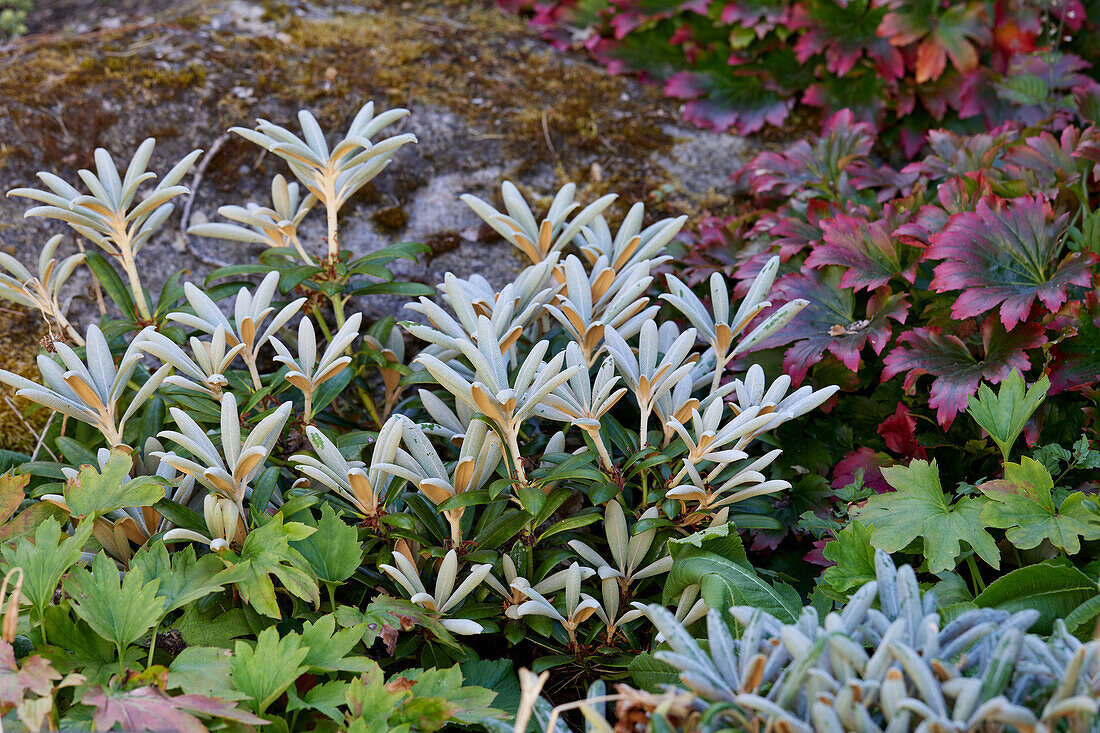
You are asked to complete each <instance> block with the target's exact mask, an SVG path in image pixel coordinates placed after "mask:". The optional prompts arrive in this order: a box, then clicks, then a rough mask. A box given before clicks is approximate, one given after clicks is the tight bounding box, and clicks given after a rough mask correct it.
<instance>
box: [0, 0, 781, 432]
mask: <svg viewBox="0 0 1100 733" xmlns="http://www.w3.org/2000/svg"><path fill="white" fill-rule="evenodd" d="M47 6H48V7H47ZM30 26H31V28H32V34H31V35H28V36H26V37H24V38H22V39H18V40H17V41H15V42H12V43H9V44H7V45H6V46H4V47H0V51H2V52H3V53H4V55H5V57H6V61H7V63H5V64H4V65H3V67H0V187H2V188H3V190H5V191H6V190H10V189H12V188H15V187H18V186H28V185H34V184H35V183H36V181H35V173H36V172H37V171H43V170H45V171H50V172H53V173H55V174H57V175H59V176H61V177H62V178H64V179H65V180H68V181H72V182H74V183H75V182H76V181H77V170H78V169H80V168H84V167H90V166H91V165H92V156H93V151H94V149H95V148H96V147H98V146H102V147H105V148H107V149H108V150H110V151H111V152H112V154H113V155H114V156H115V160H116V163H118V165H120V166H124V165H125V164H126V162H127V161H128V160H129V157H130V155H132V153H133V151H134V150H135V148H136V147H137V145H138V144H139V143H140V142H141V141H142V140H143V139H144V138H146V137H149V136H153V137H155V138H156V139H157V141H158V142H157V148H156V151H155V153H154V155H153V159H152V162H151V164H150V170H153V171H158V172H164V171H166V170H167V169H168V168H169V167H171V165H173V164H174V163H175V161H177V160H178V159H179V158H181V157H183V156H184V155H185V154H187V153H188V152H189V151H191V150H193V149H195V148H204V149H210V148H211V146H212V145H213V144H214V143H215V141H219V140H220V143H219V147H218V149H217V153H216V154H215V155H214V156H213V157H212V158H211V160H210V162H209V164H208V165H207V167H206V173H205V176H204V178H203V179H202V181H201V182H200V183H199V186H198V188H197V189H196V190H195V192H194V194H193V196H194V200H193V202H192V203H193V206H192V209H191V219H190V223H191V224H195V223H199V222H201V221H210V220H216V219H217V214H216V211H217V208H218V207H219V206H221V205H225V204H244V203H245V202H248V201H256V202H258V203H262V204H266V203H267V202H268V201H269V195H270V194H269V191H270V188H269V186H270V179H271V177H272V176H273V175H274V174H276V173H286V169H285V166H284V165H283V164H282V163H281V162H280V161H278V160H275V159H273V158H272V157H271V156H266V157H265V156H263V155H260V154H258V153H259V152H262V151H259V149H258V148H256V147H255V146H253V145H252V144H251V143H248V142H246V141H245V140H243V139H242V138H240V137H239V136H236V135H227V134H226V130H227V129H228V128H229V127H231V126H235V125H237V126H248V125H251V124H253V120H254V119H255V118H258V117H262V118H265V119H268V120H271V121H273V122H276V123H278V124H283V125H287V126H290V127H292V128H296V126H297V125H296V121H295V114H296V111H297V110H298V109H301V108H307V109H310V110H311V111H312V112H313V113H314V114H315V115H316V117H317V118H318V120H319V121H320V122H321V124H322V126H323V127H325V128H326V129H328V130H343V129H345V128H346V125H347V124H348V122H349V121H350V119H351V117H352V116H353V115H354V113H355V112H356V111H357V110H358V109H359V108H360V107H361V106H362V105H363V104H364V103H365V102H367V101H368V100H374V101H375V104H376V109H379V110H382V109H388V108H392V107H397V106H400V107H405V108H407V109H409V110H411V112H412V115H411V116H410V117H408V118H406V120H405V121H404V122H403V123H401V124H402V125H403V131H409V132H413V133H415V134H416V135H417V137H418V139H419V143H418V144H417V145H415V146H406V147H404V148H403V149H402V150H401V152H400V153H399V154H398V155H397V157H396V158H395V159H394V161H393V162H392V163H391V165H390V166H389V167H388V168H387V169H386V170H385V171H383V173H382V174H381V175H379V176H378V178H377V179H375V181H374V183H373V184H372V185H371V186H369V187H368V188H367V189H365V190H364V191H362V192H361V193H360V194H359V195H358V196H357V197H356V198H355V199H353V200H352V201H351V202H350V203H349V204H348V205H347V206H345V208H344V210H343V211H342V222H341V243H342V246H343V247H345V248H348V249H350V250H351V251H352V252H353V253H355V254H362V253H365V252H368V251H371V250H373V249H376V248H378V247H380V246H384V245H385V244H388V243H392V242H395V241H402V240H415V241H424V242H429V243H432V248H433V255H432V257H430V258H428V259H427V260H426V261H425V262H422V263H420V264H418V265H416V266H412V267H407V268H404V269H403V270H402V271H401V272H400V275H401V276H403V277H405V278H407V279H413V280H418V281H422V282H427V283H437V282H440V281H441V280H442V276H443V273H445V272H446V271H448V270H451V271H454V272H455V273H456V274H458V275H460V276H467V275H469V274H471V273H474V272H478V273H481V274H483V275H485V276H486V277H487V278H488V279H489V280H490V281H491V282H494V283H495V284H502V283H503V282H505V281H506V280H507V279H508V278H510V276H511V275H512V274H514V272H516V271H517V270H518V269H519V267H520V263H519V262H518V260H517V259H516V258H515V257H514V255H513V253H512V251H511V248H510V247H509V246H508V245H507V244H504V243H501V242H500V241H499V239H496V238H495V237H488V236H487V235H486V231H485V229H484V228H483V227H481V226H480V219H478V218H477V217H476V216H474V215H473V213H472V212H471V211H469V209H467V208H466V207H465V205H463V204H461V202H459V200H458V196H459V195H460V194H462V193H473V194H475V195H477V196H480V197H482V198H484V199H486V200H490V201H494V202H496V203H497V204H499V195H498V194H497V193H496V192H497V191H498V190H499V186H500V183H501V182H502V181H503V180H505V179H509V180H513V181H515V182H516V183H517V185H519V186H520V188H521V189H522V190H523V191H524V192H525V194H526V195H527V196H528V199H529V200H530V201H532V202H533V207H534V208H537V207H539V206H545V205H546V204H548V203H549V201H550V199H551V198H552V196H553V194H554V193H555V192H556V191H557V189H558V188H559V187H560V186H561V185H562V184H563V183H564V182H566V181H575V182H576V183H577V184H578V199H579V200H580V201H582V202H588V201H591V200H593V199H595V198H596V197H598V196H600V195H603V194H605V193H607V192H617V193H619V194H620V199H619V202H617V205H616V209H615V211H614V212H613V215H618V214H621V213H623V212H625V210H626V208H627V207H628V206H629V205H630V204H631V203H633V202H634V201H638V200H641V201H644V202H646V204H647V211H648V214H647V218H650V219H653V218H657V217H660V216H667V215H677V214H681V213H685V214H688V215H689V216H690V217H693V218H698V217H699V216H700V215H701V214H702V213H704V212H710V213H715V214H721V213H730V212H732V211H733V210H734V209H735V208H736V207H737V206H738V205H743V204H738V203H737V198H736V193H737V191H736V190H735V188H734V185H733V184H732V183H731V182H730V180H729V176H730V175H731V174H732V173H733V172H734V171H736V170H737V169H738V168H739V167H740V166H741V165H742V164H743V163H744V162H745V161H746V160H747V159H748V158H749V156H751V155H752V154H753V152H755V150H757V149H759V148H760V147H761V145H767V146H769V147H771V146H772V145H774V144H775V143H774V142H773V141H770V140H769V141H768V142H767V143H763V142H757V141H753V140H747V139H743V138H738V137H735V136H733V135H717V134H713V133H706V132H700V131H698V130H695V129H692V128H690V127H689V126H687V125H686V124H685V123H683V122H682V121H681V119H680V117H679V110H678V109H677V107H676V103H675V102H674V101H671V100H668V99H665V98H663V97H662V96H661V94H660V92H659V89H656V88H654V87H650V86H644V85H641V84H639V83H638V82H636V81H635V80H632V79H629V78H624V77H612V76H609V75H607V74H606V72H605V71H604V70H603V69H602V68H600V67H598V66H596V65H595V64H592V63H590V62H589V61H587V60H586V59H584V58H580V57H576V56H570V55H567V54H561V53H558V52H556V51H553V50H552V49H550V48H549V47H548V46H547V45H546V44H544V43H543V42H542V41H541V40H540V39H539V38H538V37H537V36H536V35H535V34H533V33H532V32H531V31H530V30H529V29H528V28H527V27H526V25H525V23H524V21H523V20H522V19H521V18H518V17H516V16H513V15H509V14H506V13H503V12H501V11H499V10H497V9H496V8H495V7H494V6H493V3H492V1H491V0H407V1H404V2H398V1H397V0H354V1H351V2H349V1H348V0H310V1H309V2H301V1H293V0H265V1H264V2H263V3H262V4H260V3H252V2H246V1H245V0H207V1H206V2H201V3H197V2H181V1H180V0H109V1H107V2H104V0H54V1H53V2H51V3H45V2H40V3H37V4H36V10H35V11H32V15H31V18H30ZM391 129H392V128H391ZM184 183H185V184H188V185H193V184H194V181H193V179H191V177H190V176H189V177H188V178H187V179H185V180H184ZM180 203H181V206H179V207H177V211H176V213H175V214H174V215H173V217H172V218H171V219H170V220H169V223H168V224H166V225H165V226H164V228H163V229H162V230H161V232H160V233H159V234H158V235H157V236H156V237H154V239H153V240H152V241H151V242H150V243H149V244H148V245H147V246H146V248H145V249H144V250H143V251H142V253H141V254H140V255H139V257H138V262H139V266H140V268H141V271H142V279H143V282H144V284H145V286H146V288H147V289H149V290H151V291H152V292H154V293H155V292H158V291H159V288H160V286H161V284H162V283H163V282H164V281H165V280H166V279H167V278H168V277H169V276H171V275H172V274H174V273H175V272H177V271H180V270H183V271H184V273H185V277H189V278H191V279H193V280H196V281H198V280H201V278H203V277H204V276H205V275H206V274H207V273H209V272H210V270H211V269H212V268H214V267H216V266H219V265H223V264H229V263H241V262H247V261H251V260H253V259H254V257H255V254H256V250H255V249H253V248H250V247H248V246H245V245H235V244H231V243H225V242H223V241H221V240H209V239H199V238H194V237H185V236H184V235H183V234H182V233H181V231H180V221H179V215H180V210H181V209H182V208H183V206H182V204H183V200H182V199H181V201H180ZM28 205H29V202H27V201H26V200H25V199H18V198H0V249H3V250H4V251H7V252H9V253H12V254H14V255H15V256H16V257H17V258H18V259H20V260H21V261H22V262H24V263H26V264H28V265H32V264H33V263H34V262H36V261H37V257H38V251H39V248H40V247H41V245H42V244H43V243H44V242H45V240H46V238H47V237H48V236H49V235H50V234H53V233H57V232H65V233H66V235H67V236H66V240H65V242H64V243H63V244H62V246H61V248H60V250H59V252H58V256H59V257H62V256H65V255H67V254H69V253H70V252H72V251H75V249H76V242H75V240H74V238H73V237H72V236H68V235H69V234H70V233H69V232H68V231H67V229H66V227H64V226H63V225H60V224H59V223H57V222H53V221H48V220H44V219H39V218H30V219H24V218H23V212H24V210H25V209H26V208H28ZM316 216H318V214H317V213H316V212H315V213H313V214H311V215H310V217H308V218H307V220H306V224H305V225H304V227H303V229H302V232H303V234H304V241H305V243H306V247H307V248H312V249H313V250H314V251H322V250H323V248H324V246H325V245H324V242H323V236H322V235H323V223H324V222H323V219H324V216H323V214H320V219H321V221H317V219H316ZM89 246H91V245H89ZM32 269H33V268H32ZM68 296H69V300H68V303H69V309H70V314H71V316H70V317H71V318H72V319H74V320H75V321H76V322H78V323H87V322H89V321H91V320H95V319H97V318H98V317H99V311H98V309H97V306H96V298H95V295H94V291H93V290H92V287H91V279H90V276H89V275H88V273H87V272H84V271H78V273H77V274H76V275H74V277H73V278H72V281H71V284H70V286H69V290H68ZM6 305H7V304H5V306H6ZM357 305H358V307H359V308H360V309H362V310H364V311H365V312H366V314H367V315H368V316H370V317H378V316H380V315H395V316H401V317H407V314H406V313H404V312H403V311H402V310H401V308H400V306H401V302H400V301H398V300H396V299H394V298H385V297H381V296H378V297H373V298H370V299H364V300H363V301H362V302H359V303H357ZM6 312H7V311H0V331H8V330H9V326H8V324H7V323H5V319H6V318H8V316H6V315H5V313H6ZM24 330H26V329H24ZM38 337H39V334H37V333H34V334H33V335H32V334H31V333H30V332H27V335H26V337H25V339H24V341H25V343H24V344H23V348H24V350H25V351H26V352H27V353H33V351H34V350H35V349H37V339H38ZM9 353H10V352H9ZM10 359H11V363H13V364H14V363H15V362H16V361H18V360H19V359H22V357H19V358H16V357H14V356H13V357H10ZM23 361H26V359H23ZM4 363H7V359H5V361H4ZM6 409H7V408H6V405H5V404H3V395H2V394H0V412H3V411H4V410H6ZM2 424H3V423H2V421H0V425H2ZM2 431H3V428H2V427H0V447H5V446H13V445H16V444H17V443H18V442H19V441H15V440H13V439H12V438H5V436H4V435H3V434H2ZM24 437H25V436H24Z"/></svg>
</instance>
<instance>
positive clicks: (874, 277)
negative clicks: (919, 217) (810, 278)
mask: <svg viewBox="0 0 1100 733" xmlns="http://www.w3.org/2000/svg"><path fill="white" fill-rule="evenodd" d="M903 220H904V215H903V214H902V213H900V212H899V211H898V210H897V208H895V207H894V206H892V205H890V204H887V205H886V206H885V207H884V208H883V211H882V218H881V219H877V220H874V221H868V220H867V219H866V218H863V217H858V216H847V215H845V214H840V215H838V216H836V217H834V218H832V219H828V220H826V221H824V222H822V224H821V229H822V231H823V232H824V238H823V239H824V241H823V242H822V244H819V245H817V246H816V247H814V249H813V251H812V252H811V253H810V256H809V257H807V258H806V264H807V265H809V266H810V267H821V266H824V265H840V266H842V267H846V268H847V269H846V270H845V271H844V276H843V277H841V278H840V287H842V288H852V289H853V290H855V291H856V292H859V291H860V290H863V289H866V290H877V289H878V288H880V287H882V286H883V285H885V284H886V283H887V282H889V281H890V279H891V278H894V277H898V276H900V277H901V278H903V279H904V280H907V281H908V282H910V283H912V282H913V281H914V280H915V279H916V277H917V259H918V257H919V255H920V250H919V249H917V248H916V247H914V246H912V245H911V244H909V243H907V242H905V241H902V240H901V239H899V238H897V237H894V236H893V232H894V230H895V229H897V228H898V227H899V226H900V225H901V223H902V221H903Z"/></svg>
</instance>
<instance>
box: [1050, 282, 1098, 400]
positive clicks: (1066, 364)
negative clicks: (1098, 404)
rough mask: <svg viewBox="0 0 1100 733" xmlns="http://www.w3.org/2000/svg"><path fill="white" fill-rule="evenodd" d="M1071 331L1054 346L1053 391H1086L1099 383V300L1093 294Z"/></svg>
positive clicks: (1084, 305) (1051, 371)
mask: <svg viewBox="0 0 1100 733" xmlns="http://www.w3.org/2000/svg"><path fill="white" fill-rule="evenodd" d="M1066 330H1067V331H1068V334H1067V336H1066V337H1065V338H1063V339H1062V340H1061V341H1059V342H1058V343H1057V345H1055V347H1054V348H1053V350H1052V351H1053V355H1054V359H1053V365H1052V367H1051V370H1050V385H1051V390H1052V392H1063V391H1065V390H1085V389H1088V388H1089V387H1092V386H1094V385H1096V383H1097V382H1100V303H1097V300H1096V296H1095V295H1092V296H1090V298H1089V300H1088V302H1087V303H1085V304H1082V307H1081V312H1080V314H1079V315H1078V316H1077V318H1076V321H1075V322H1074V323H1072V324H1069V325H1068V328H1067V329H1066Z"/></svg>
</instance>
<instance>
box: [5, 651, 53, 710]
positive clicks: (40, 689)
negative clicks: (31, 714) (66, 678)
mask: <svg viewBox="0 0 1100 733" xmlns="http://www.w3.org/2000/svg"><path fill="white" fill-rule="evenodd" d="M59 679H61V673H60V672H58V671H57V670H56V669H54V668H53V666H52V665H51V664H50V663H49V661H48V660H46V659H43V658H42V657H40V656H38V655H37V654H35V655H33V656H30V657H27V658H26V659H24V660H23V665H22V666H19V664H18V663H17V662H16V661H15V650H14V649H13V647H12V645H11V644H10V643H9V642H6V641H3V640H0V706H4V707H8V706H15V705H18V704H19V703H21V702H23V698H25V697H26V696H27V693H28V692H30V693H33V694H35V695H37V696H39V697H43V696H45V695H49V694H50V693H51V692H52V691H53V683H54V682H56V681H57V680H59Z"/></svg>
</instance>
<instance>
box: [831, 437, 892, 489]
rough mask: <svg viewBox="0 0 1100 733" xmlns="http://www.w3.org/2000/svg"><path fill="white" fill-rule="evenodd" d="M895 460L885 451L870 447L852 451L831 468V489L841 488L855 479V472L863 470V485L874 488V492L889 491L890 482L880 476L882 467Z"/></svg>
mask: <svg viewBox="0 0 1100 733" xmlns="http://www.w3.org/2000/svg"><path fill="white" fill-rule="evenodd" d="M895 462H896V461H894V459H893V458H891V457H890V456H888V455H886V454H885V453H876V452H875V451H873V450H871V449H870V448H866V447H864V448H859V449H857V450H854V451H852V452H851V453H849V454H848V455H846V456H844V458H843V459H842V460H841V461H840V463H838V464H836V466H835V467H834V468H833V482H832V484H831V486H832V487H833V489H843V488H844V487H845V486H848V485H849V484H851V483H854V482H855V480H856V473H858V472H859V471H863V485H864V486H866V487H868V488H870V489H874V490H875V493H876V494H885V493H886V492H887V491H890V484H888V483H886V479H885V478H883V477H882V469H883V467H885V466H892V465H894V463H895Z"/></svg>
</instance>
